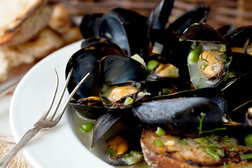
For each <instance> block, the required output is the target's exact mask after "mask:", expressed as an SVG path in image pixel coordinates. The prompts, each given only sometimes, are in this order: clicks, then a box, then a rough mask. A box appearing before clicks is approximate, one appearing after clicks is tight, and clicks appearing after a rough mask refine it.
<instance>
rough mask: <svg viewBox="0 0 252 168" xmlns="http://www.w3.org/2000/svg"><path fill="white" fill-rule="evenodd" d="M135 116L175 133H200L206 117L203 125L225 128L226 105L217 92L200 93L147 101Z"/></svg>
mask: <svg viewBox="0 0 252 168" xmlns="http://www.w3.org/2000/svg"><path fill="white" fill-rule="evenodd" d="M217 93H218V94H217ZM133 113H134V115H135V116H136V117H137V118H138V120H139V121H140V122H142V123H144V124H148V125H159V126H163V127H164V128H168V129H169V130H171V131H173V132H174V133H182V132H187V133H189V132H191V133H192V132H195V131H196V130H197V127H198V126H199V120H198V117H200V116H201V115H202V113H205V114H206V117H205V119H204V121H203V123H204V125H206V126H207V127H209V128H210V127H216V126H219V125H221V124H222V123H223V121H222V118H223V116H224V114H225V113H226V102H225V98H224V97H223V95H222V94H221V93H219V92H218V91H217V90H215V89H213V88H209V89H199V90H197V91H184V92H180V93H175V94H172V95H168V96H162V97H156V98H154V99H152V100H147V101H144V102H142V103H140V104H139V105H137V106H135V107H134V108H133Z"/></svg>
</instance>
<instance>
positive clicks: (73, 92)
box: [55, 72, 90, 124]
mask: <svg viewBox="0 0 252 168" xmlns="http://www.w3.org/2000/svg"><path fill="white" fill-rule="evenodd" d="M89 74H90V73H89V72H88V73H87V74H86V75H85V76H84V77H83V78H82V80H81V81H80V82H79V83H78V85H76V86H75V88H74V90H73V91H72V92H71V93H70V95H69V97H68V99H67V101H66V103H65V104H64V106H63V109H62V111H61V112H60V114H59V115H58V117H57V118H56V120H55V122H56V124H57V123H58V122H59V120H60V119H61V117H62V116H63V114H64V111H65V110H66V108H67V105H68V103H69V102H70V100H71V98H72V97H73V95H74V94H75V93H76V92H77V90H78V89H79V88H80V86H81V85H82V83H83V82H84V81H85V80H86V78H87V77H88V76H89Z"/></svg>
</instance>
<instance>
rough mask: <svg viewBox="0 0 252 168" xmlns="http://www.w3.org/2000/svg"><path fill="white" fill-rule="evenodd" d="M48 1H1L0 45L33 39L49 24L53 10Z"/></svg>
mask: <svg viewBox="0 0 252 168" xmlns="http://www.w3.org/2000/svg"><path fill="white" fill-rule="evenodd" d="M46 4H47V0H1V1H0V16H1V22H0V45H16V44H19V43H22V42H25V41H27V40H29V39H31V38H32V37H33V36H34V35H35V34H37V33H38V32H39V31H40V30H42V29H43V28H44V27H46V25H47V24H48V22H49V20H50V18H51V13H52V8H51V7H49V6H47V5H46Z"/></svg>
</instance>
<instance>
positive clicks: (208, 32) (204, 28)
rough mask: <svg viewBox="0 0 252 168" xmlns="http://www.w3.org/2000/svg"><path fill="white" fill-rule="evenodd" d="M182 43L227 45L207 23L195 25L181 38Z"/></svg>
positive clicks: (218, 33)
mask: <svg viewBox="0 0 252 168" xmlns="http://www.w3.org/2000/svg"><path fill="white" fill-rule="evenodd" d="M180 41H196V42H213V43H223V44H226V43H227V42H226V39H225V38H224V37H223V36H222V35H221V34H220V32H218V31H217V30H215V29H214V28H212V27H211V26H209V25H208V24H206V23H194V24H192V25H191V26H190V27H188V28H187V29H186V30H185V32H184V33H183V34H182V36H181V37H180Z"/></svg>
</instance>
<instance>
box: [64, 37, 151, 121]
mask: <svg viewBox="0 0 252 168" xmlns="http://www.w3.org/2000/svg"><path fill="white" fill-rule="evenodd" d="M115 54H116V55H115ZM71 68H73V73H72V76H71V78H70V82H69V85H68V90H69V91H71V90H72V89H73V87H74V86H75V85H77V84H78V83H79V81H80V79H81V78H82V76H83V74H85V73H87V72H90V75H89V77H88V78H87V79H86V80H85V82H84V83H83V85H82V86H81V87H80V89H79V90H78V91H77V92H76V94H75V96H74V98H75V100H74V101H72V105H73V106H74V107H75V108H76V109H77V110H81V109H83V111H82V112H81V113H82V114H83V115H85V116H86V117H91V118H95V117H98V116H99V115H101V114H102V113H104V112H106V111H107V108H109V109H111V108H119V107H120V108H121V107H124V106H127V105H130V104H132V103H133V102H134V101H136V100H137V99H141V98H142V97H144V95H145V94H144V92H142V91H141V84H140V82H141V81H143V80H145V77H146V69H145V67H144V66H143V65H142V64H141V63H139V62H138V61H136V60H134V59H131V58H129V57H127V56H126V55H125V54H124V52H123V51H122V50H121V49H120V48H119V47H118V46H117V45H115V44H113V43H111V42H108V41H107V40H106V39H104V38H91V39H87V40H86V41H83V43H82V49H80V50H79V51H77V52H76V53H75V54H73V56H72V57H71V59H70V60H69V62H68V64H67V68H66V73H67V72H68V71H69V70H70V69H71ZM88 113H91V114H90V115H89V114H88ZM95 114H97V115H95Z"/></svg>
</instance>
